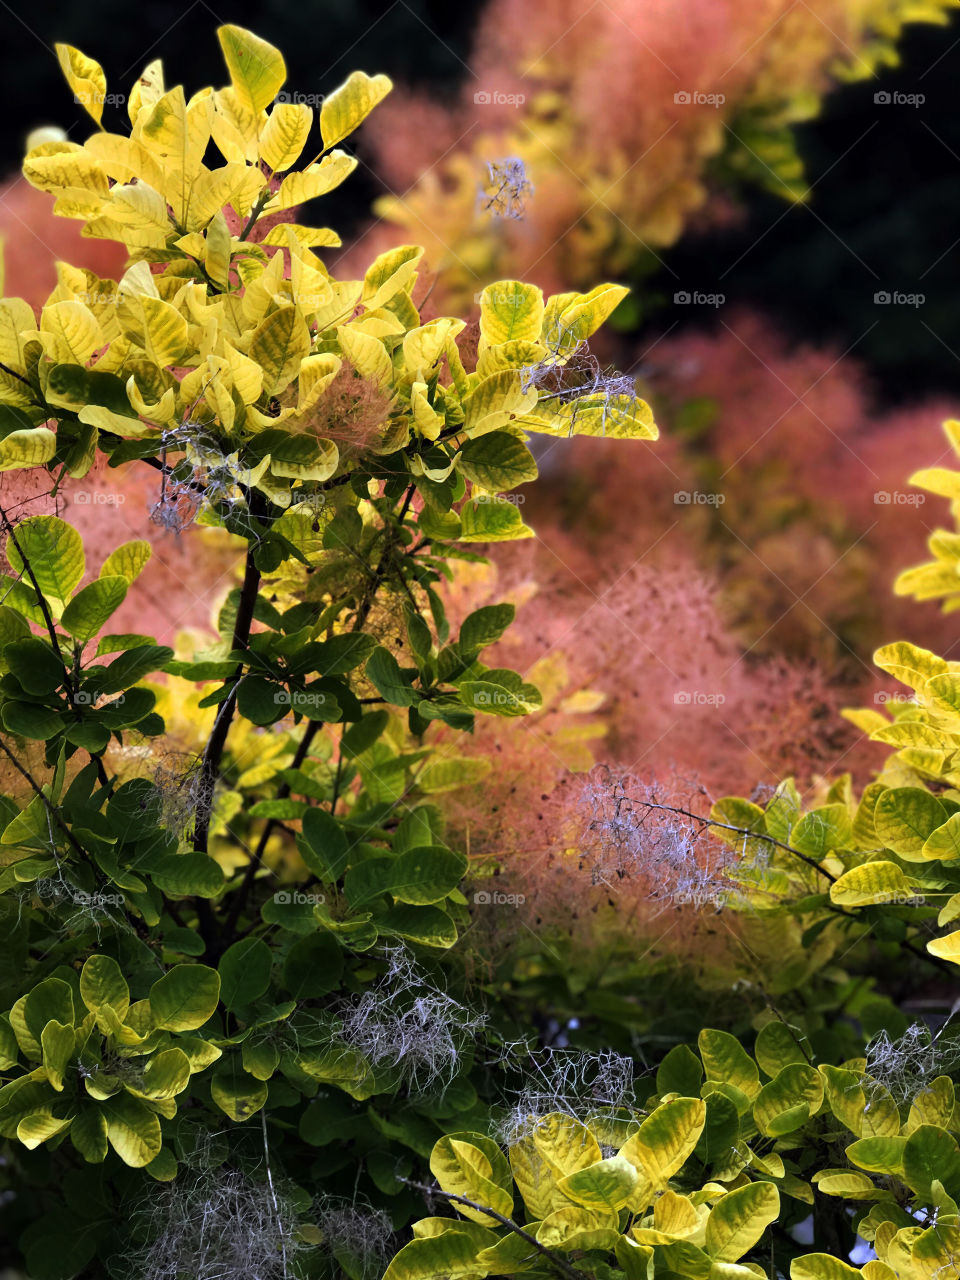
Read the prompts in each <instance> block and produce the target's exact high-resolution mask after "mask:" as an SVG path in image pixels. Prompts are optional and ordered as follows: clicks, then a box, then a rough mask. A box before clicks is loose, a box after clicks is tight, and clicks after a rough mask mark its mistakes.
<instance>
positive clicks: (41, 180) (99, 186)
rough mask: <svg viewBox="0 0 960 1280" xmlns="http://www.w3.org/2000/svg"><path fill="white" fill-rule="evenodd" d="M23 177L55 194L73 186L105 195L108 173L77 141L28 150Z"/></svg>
mask: <svg viewBox="0 0 960 1280" xmlns="http://www.w3.org/2000/svg"><path fill="white" fill-rule="evenodd" d="M23 176H24V177H25V178H26V180H27V181H28V182H29V183H30V185H31V186H34V187H38V188H39V190H41V191H52V192H54V193H57V192H60V191H61V190H64V189H67V190H69V189H70V188H74V187H75V188H78V189H79V190H80V191H90V192H93V193H94V194H96V195H99V196H104V197H106V196H107V195H108V193H109V183H108V182H107V175H106V173H105V172H104V170H103V168H102V167H101V165H100V163H99V162H98V161H97V160H96V158H95V157H94V156H92V155H88V154H87V152H86V151H84V149H83V147H81V146H78V145H77V143H75V142H44V143H41V145H40V146H39V147H34V148H33V150H32V151H28V152H27V155H26V158H25V159H24V162H23Z"/></svg>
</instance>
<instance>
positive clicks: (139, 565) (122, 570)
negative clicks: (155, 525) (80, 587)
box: [100, 540, 153, 583]
mask: <svg viewBox="0 0 960 1280" xmlns="http://www.w3.org/2000/svg"><path fill="white" fill-rule="evenodd" d="M152 554H153V552H152V550H151V548H150V543H149V542H144V541H143V540H138V541H135V542H124V543H123V545H122V546H119V547H117V549H116V551H111V553H110V554H109V555H108V556H107V558H106V560H104V562H103V568H102V569H101V570H100V577H101V578H113V577H120V578H125V579H126V580H127V583H131V582H134V581H135V580H136V579H137V578H138V577H139V576H140V574H141V573H142V572H143V569H144V567H145V566H146V564H147V562H148V560H149V559H150V557H151V555H152Z"/></svg>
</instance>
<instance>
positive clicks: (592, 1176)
mask: <svg viewBox="0 0 960 1280" xmlns="http://www.w3.org/2000/svg"><path fill="white" fill-rule="evenodd" d="M637 1179H638V1174H637V1170H636V1168H635V1167H634V1166H633V1165H632V1164H631V1162H630V1161H629V1160H628V1159H626V1158H625V1157H624V1156H621V1155H616V1156H609V1157H608V1158H607V1159H606V1160H598V1161H597V1163H596V1164H591V1165H588V1166H587V1167H586V1169H578V1170H577V1172H576V1173H571V1174H569V1175H568V1176H567V1177H566V1178H564V1179H563V1180H562V1181H561V1182H560V1183H559V1187H560V1190H561V1191H562V1192H563V1193H564V1195H568V1196H569V1197H570V1199H571V1200H576V1202H577V1204H581V1205H583V1206H584V1207H585V1208H587V1209H608V1210H610V1211H612V1212H616V1211H617V1210H618V1209H622V1208H623V1206H624V1205H625V1204H626V1203H627V1201H628V1200H629V1199H630V1197H631V1195H632V1194H633V1191H634V1188H635V1187H636V1185H637Z"/></svg>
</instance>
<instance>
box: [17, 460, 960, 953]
mask: <svg viewBox="0 0 960 1280" xmlns="http://www.w3.org/2000/svg"><path fill="white" fill-rule="evenodd" d="M7 439H9V436H8V437H7ZM4 443H6V441H4ZM0 448H2V445H0ZM927 950H928V951H929V952H930V954H931V955H932V956H939V957H940V959H941V960H949V961H950V963H951V964H960V929H958V930H956V932H954V933H948V934H946V935H945V936H944V937H942V938H932V939H931V940H930V942H928V943H927Z"/></svg>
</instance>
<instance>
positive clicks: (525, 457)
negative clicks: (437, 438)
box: [457, 431, 537, 493]
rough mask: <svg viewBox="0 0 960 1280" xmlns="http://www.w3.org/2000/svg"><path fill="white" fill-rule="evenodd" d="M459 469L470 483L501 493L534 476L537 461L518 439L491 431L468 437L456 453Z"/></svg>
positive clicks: (534, 478)
mask: <svg viewBox="0 0 960 1280" xmlns="http://www.w3.org/2000/svg"><path fill="white" fill-rule="evenodd" d="M457 461H458V463H459V466H460V470H461V471H462V472H463V474H464V475H465V476H466V477H467V479H468V480H470V481H472V482H473V483H474V484H478V485H481V486H482V487H483V488H484V489H489V490H490V492H491V493H502V492H503V491H504V490H506V489H515V488H516V487H517V485H520V484H526V483H527V482H528V481H530V480H536V478H537V463H536V460H535V458H534V456H533V454H532V453H531V452H530V450H529V449H528V448H527V446H526V445H525V444H524V443H523V441H522V440H519V439H518V438H517V437H516V436H515V435H511V434H510V432H508V431H491V432H488V433H487V434H486V435H482V436H478V437H477V438H476V439H474V440H468V441H467V442H466V444H465V445H464V446H463V448H462V449H461V450H460V452H459V453H458V454H457Z"/></svg>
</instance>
